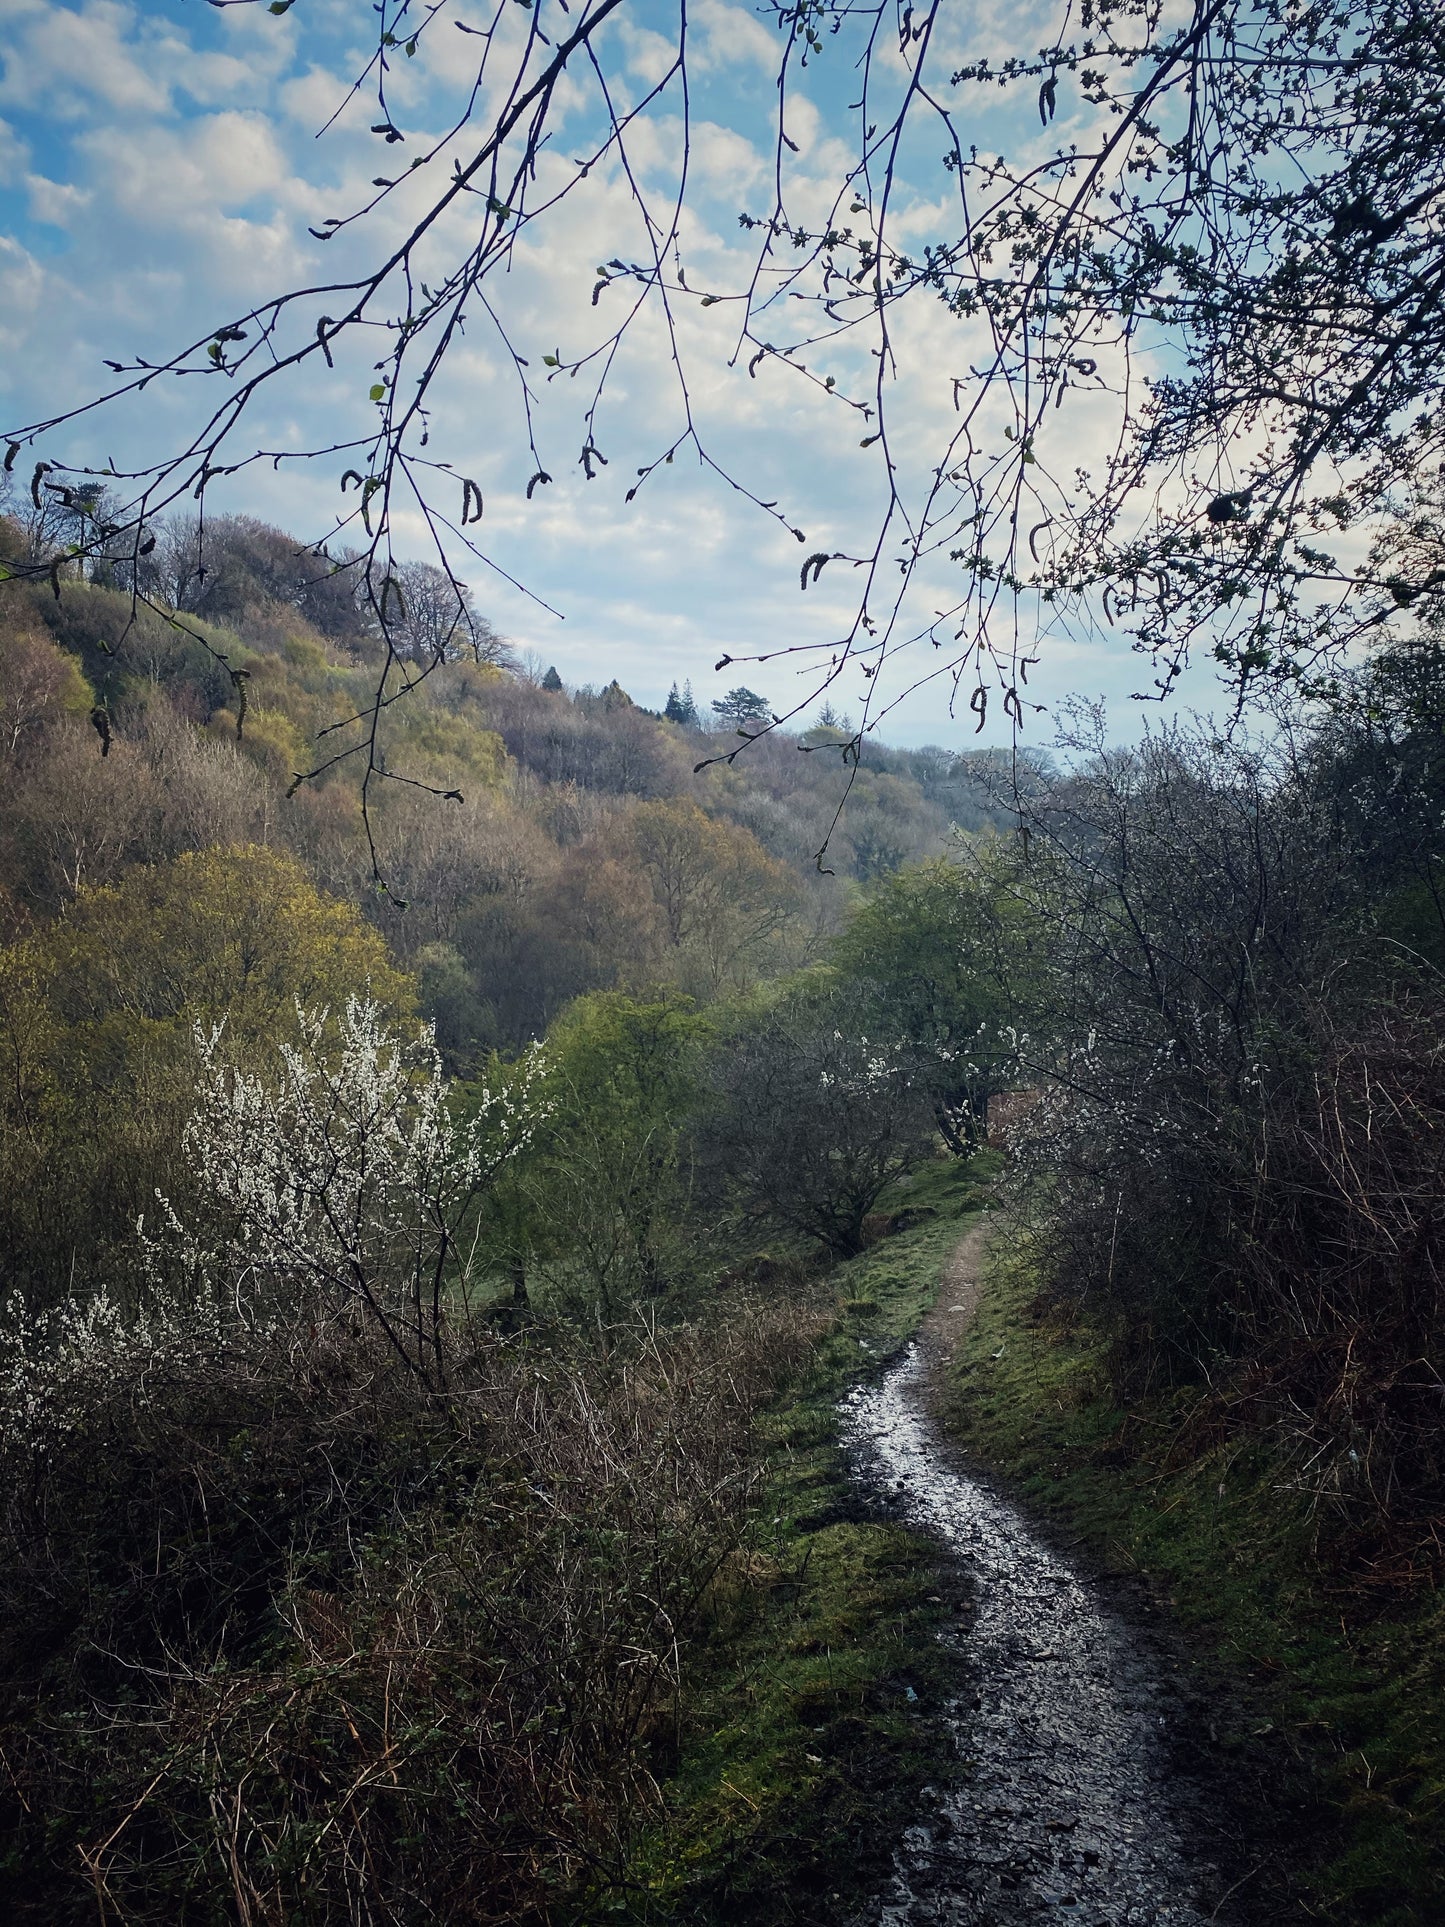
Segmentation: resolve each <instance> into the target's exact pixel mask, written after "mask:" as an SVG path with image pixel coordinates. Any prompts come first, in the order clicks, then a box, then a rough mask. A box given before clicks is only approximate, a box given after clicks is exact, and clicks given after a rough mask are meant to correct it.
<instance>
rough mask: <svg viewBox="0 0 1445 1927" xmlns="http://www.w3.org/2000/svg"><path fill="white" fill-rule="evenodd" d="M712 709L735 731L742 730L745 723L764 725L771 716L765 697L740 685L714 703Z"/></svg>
mask: <svg viewBox="0 0 1445 1927" xmlns="http://www.w3.org/2000/svg"><path fill="white" fill-rule="evenodd" d="M713 708H714V710H715V711H716V712H717V714H718V715H719V716H720V717H721V718H722V720H723V721H724V722H725V723H731V724H732V725H733V726H734V728H736V729H742V728H743V727H744V725H745V724H747V723H765V722H767V721H768V719H769V717H770V716H771V715H772V710H771V709H770V708H769V707H768V699H767V697H766V696H760V695H759V694H758V692H757V691H756V690H755V689H747V688H745V687H744V686H743V684H741V683H739V684H738V686H737V688H736V689H730V690H729V691H728V693H727V694H726V696H723V697H722V698H720V699H719V700H717V701H715V702H714V703H713Z"/></svg>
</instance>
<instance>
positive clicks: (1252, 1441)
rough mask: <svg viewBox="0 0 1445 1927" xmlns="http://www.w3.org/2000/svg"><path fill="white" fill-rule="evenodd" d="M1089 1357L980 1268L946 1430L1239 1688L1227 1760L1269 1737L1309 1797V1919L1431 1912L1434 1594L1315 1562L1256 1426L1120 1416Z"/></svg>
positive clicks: (1081, 1340)
mask: <svg viewBox="0 0 1445 1927" xmlns="http://www.w3.org/2000/svg"><path fill="white" fill-rule="evenodd" d="M1103 1367H1104V1343H1103V1340H1102V1338H1101V1335H1100V1334H1099V1333H1098V1332H1097V1331H1096V1330H1094V1329H1092V1328H1091V1327H1090V1325H1089V1323H1088V1322H1087V1320H1086V1319H1084V1318H1074V1319H1073V1320H1070V1319H1069V1318H1067V1317H1064V1316H1061V1315H1060V1314H1059V1313H1058V1312H1057V1311H1056V1310H1050V1308H1048V1307H1047V1306H1046V1305H1044V1304H1043V1303H1041V1301H1040V1300H1039V1297H1038V1293H1037V1290H1036V1287H1035V1284H1034V1281H1033V1280H1032V1279H1031V1278H1030V1276H1029V1274H1028V1272H1027V1270H1026V1269H1025V1268H1024V1267H1023V1265H1022V1264H1020V1263H1018V1262H1005V1263H999V1262H996V1263H995V1264H994V1266H993V1267H992V1269H991V1273H990V1275H989V1277H988V1279H987V1281H986V1284H985V1288H984V1292H983V1296H982V1300H981V1303H980V1307H979V1313H978V1316H977V1318H976V1320H975V1321H974V1323H973V1325H972V1327H971V1329H970V1331H969V1332H968V1334H967V1335H966V1337H965V1339H964V1342H963V1344H962V1346H961V1347H960V1350H959V1352H958V1354H957V1357H956V1361H955V1377H954V1382H953V1387H952V1391H951V1397H950V1410H949V1419H950V1424H951V1428H952V1430H953V1431H954V1433H955V1435H956V1436H957V1437H958V1438H959V1440H960V1441H961V1442H962V1443H963V1444H964V1445H965V1447H966V1448H967V1449H968V1450H969V1451H970V1452H971V1453H972V1454H973V1455H974V1456H975V1458H976V1459H977V1460H979V1461H980V1462H982V1463H983V1464H985V1465H986V1466H989V1467H991V1468H993V1469H994V1470H996V1471H997V1472H998V1473H999V1474H1001V1475H1002V1476H1003V1477H1004V1478H1005V1479H1006V1481H1007V1482H1008V1483H1009V1484H1010V1485H1011V1487H1012V1488H1013V1489H1014V1490H1015V1491H1016V1492H1018V1493H1019V1494H1020V1495H1021V1497H1022V1498H1023V1499H1024V1500H1025V1501H1026V1502H1027V1503H1028V1504H1029V1505H1030V1507H1031V1508H1033V1509H1034V1510H1035V1511H1037V1512H1041V1513H1043V1514H1045V1515H1048V1516H1051V1517H1052V1518H1053V1519H1054V1520H1055V1521H1057V1522H1058V1523H1060V1524H1061V1525H1064V1526H1066V1527H1067V1528H1069V1529H1070V1530H1071V1531H1072V1532H1074V1533H1076V1534H1077V1535H1079V1537H1080V1538H1082V1539H1083V1540H1084V1541H1085V1542H1086V1543H1087V1544H1088V1545H1089V1546H1090V1547H1091V1548H1092V1549H1093V1552H1094V1554H1095V1555H1096V1556H1097V1557H1098V1558H1100V1559H1101V1560H1102V1561H1103V1562H1105V1563H1106V1564H1111V1565H1113V1566H1114V1567H1115V1568H1116V1569H1132V1570H1134V1571H1137V1572H1138V1573H1140V1574H1141V1575H1143V1576H1144V1577H1145V1578H1146V1579H1147V1580H1148V1581H1149V1582H1150V1584H1151V1586H1152V1588H1153V1590H1154V1591H1155V1593H1156V1594H1157V1595H1158V1596H1159V1597H1160V1599H1161V1601H1162V1602H1163V1603H1165V1604H1166V1605H1167V1606H1168V1607H1169V1608H1170V1609H1171V1611H1172V1613H1173V1616H1174V1618H1175V1619H1176V1620H1177V1622H1178V1623H1179V1624H1181V1625H1182V1626H1183V1627H1185V1628H1187V1629H1189V1631H1190V1633H1191V1634H1192V1636H1193V1638H1194V1640H1195V1642H1196V1643H1197V1644H1198V1645H1199V1646H1200V1647H1201V1648H1202V1650H1203V1651H1204V1652H1205V1653H1206V1654H1208V1655H1210V1656H1211V1657H1212V1659H1213V1660H1214V1661H1215V1662H1217V1663H1218V1664H1220V1665H1221V1666H1222V1668H1223V1669H1224V1672H1225V1675H1226V1677H1228V1678H1230V1679H1232V1680H1234V1681H1237V1682H1240V1683H1241V1686H1242V1691H1241V1692H1240V1693H1238V1694H1237V1695H1236V1694H1228V1695H1226V1696H1225V1697H1224V1698H1222V1699H1221V1701H1220V1706H1221V1722H1222V1723H1223V1724H1224V1726H1225V1730H1224V1731H1223V1733H1222V1734H1221V1738H1222V1740H1223V1742H1224V1744H1225V1745H1226V1746H1233V1747H1234V1748H1236V1749H1237V1750H1238V1752H1239V1754H1240V1756H1241V1760H1243V1758H1244V1757H1245V1756H1246V1755H1247V1754H1249V1752H1250V1751H1251V1749H1253V1750H1254V1751H1255V1752H1256V1753H1257V1752H1258V1750H1259V1749H1260V1747H1261V1746H1263V1747H1265V1748H1268V1749H1275V1760H1276V1765H1277V1767H1280V1766H1282V1767H1284V1768H1285V1770H1286V1771H1287V1773H1290V1774H1293V1775H1294V1776H1295V1777H1296V1778H1297V1779H1299V1780H1301V1781H1302V1782H1303V1783H1304V1785H1305V1787H1306V1788H1307V1789H1308V1791H1309V1802H1310V1810H1311V1811H1312V1814H1313V1824H1312V1827H1311V1829H1310V1836H1311V1837H1310V1838H1308V1839H1307V1840H1306V1841H1305V1842H1304V1843H1303V1847H1302V1853H1301V1858H1302V1859H1303V1860H1304V1863H1305V1864H1304V1866H1303V1869H1302V1872H1301V1874H1300V1876H1299V1881H1298V1885H1299V1890H1300V1891H1299V1897H1300V1899H1301V1900H1302V1902H1303V1906H1304V1910H1305V1912H1306V1913H1307V1914H1308V1915H1310V1916H1311V1917H1314V1918H1318V1919H1321V1920H1325V1921H1328V1922H1331V1923H1335V1924H1336V1927H1429V1924H1430V1923H1435V1922H1438V1921H1440V1920H1442V1919H1445V1851H1442V1849H1445V1595H1442V1593H1441V1592H1439V1591H1432V1590H1428V1589H1425V1588H1417V1589H1414V1590H1409V1591H1403V1592H1394V1593H1390V1592H1384V1591H1381V1590H1380V1589H1378V1588H1375V1589H1370V1588H1368V1587H1367V1586H1366V1585H1365V1584H1364V1582H1363V1581H1362V1579H1361V1578H1360V1577H1359V1576H1358V1575H1351V1574H1349V1573H1345V1572H1341V1571H1340V1570H1338V1569H1332V1568H1331V1566H1330V1564H1329V1562H1328V1559H1327V1557H1325V1556H1323V1555H1322V1554H1321V1553H1320V1551H1319V1549H1318V1545H1317V1537H1316V1532H1315V1522H1314V1521H1313V1520H1312V1518H1311V1517H1310V1514H1309V1509H1308V1506H1307V1502H1306V1501H1305V1500H1304V1499H1303V1498H1302V1497H1301V1495H1300V1494H1299V1493H1297V1492H1295V1491H1291V1490H1289V1489H1287V1487H1286V1485H1285V1482H1284V1479H1283V1477H1282V1468H1281V1464H1280V1461H1279V1460H1278V1458H1277V1457H1276V1456H1275V1455H1274V1454H1273V1453H1272V1452H1271V1450H1270V1449H1269V1442H1268V1440H1267V1439H1266V1438H1264V1437H1262V1436H1261V1435H1259V1434H1257V1433H1253V1434H1252V1433H1249V1432H1245V1431H1240V1432H1236V1433H1234V1434H1233V1435H1231V1436H1228V1437H1225V1438H1216V1439H1214V1441H1213V1442H1206V1443H1204V1444H1201V1445H1199V1446H1196V1447H1193V1448H1191V1447H1190V1446H1189V1445H1188V1444H1187V1440H1188V1438H1189V1435H1188V1434H1187V1433H1185V1432H1184V1431H1183V1430H1182V1426H1181V1420H1182V1417H1183V1413H1184V1409H1185V1401H1184V1400H1183V1399H1182V1398H1180V1399H1176V1400H1174V1401H1172V1402H1171V1401H1170V1400H1168V1399H1163V1398H1161V1399H1158V1400H1155V1401H1152V1402H1147V1403H1142V1404H1137V1405H1135V1406H1134V1407H1133V1408H1132V1409H1131V1410H1129V1411H1127V1412H1126V1411H1124V1410H1122V1409H1121V1408H1120V1407H1119V1406H1118V1404H1117V1403H1116V1402H1115V1400H1114V1398H1113V1396H1112V1395H1111V1393H1110V1391H1109V1389H1108V1380H1107V1377H1106V1374H1105V1372H1104V1369H1103ZM1271 1729H1273V1731H1271Z"/></svg>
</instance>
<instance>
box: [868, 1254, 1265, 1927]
mask: <svg viewBox="0 0 1445 1927" xmlns="http://www.w3.org/2000/svg"><path fill="white" fill-rule="evenodd" d="M985 1237H986V1228H985V1226H984V1225H982V1224H979V1225H976V1226H975V1227H974V1228H973V1229H972V1230H971V1231H970V1232H969V1233H968V1234H967V1235H966V1236H965V1238H964V1239H963V1241H962V1242H961V1243H960V1245H959V1247H958V1248H957V1250H956V1251H955V1253H954V1254H953V1257H952V1259H951V1260H950V1263H949V1265H948V1266H947V1267H946V1268H945V1272H944V1276H943V1281H942V1285H941V1289H940V1292H939V1299H938V1304H937V1306H936V1307H935V1309H934V1311H933V1312H932V1313H931V1314H930V1316H929V1318H928V1320H927V1321H926V1322H925V1325H924V1327H923V1329H922V1330H921V1332H920V1334H919V1337H918V1339H917V1341H916V1342H915V1343H914V1344H912V1345H911V1346H910V1347H909V1348H908V1350H907V1351H906V1352H905V1353H904V1354H903V1355H902V1357H901V1358H900V1359H898V1360H897V1361H896V1362H895V1363H894V1364H893V1365H891V1366H890V1367H889V1369H888V1370H887V1372H886V1373H885V1375H884V1376H883V1377H882V1379H881V1380H879V1381H877V1382H875V1383H872V1384H867V1385H863V1386H860V1387H858V1388H856V1389H855V1390H854V1391H853V1392H852V1393H851V1394H850V1395H849V1396H848V1398H847V1399H846V1400H845V1401H844V1405H843V1408H842V1415H843V1430H844V1438H845V1442H846V1446H847V1450H848V1454H849V1460H850V1464H851V1467H852V1470H853V1475H854V1477H855V1479H856V1480H857V1481H858V1483H859V1484H860V1486H861V1487H862V1488H863V1489H864V1491H865V1492H866V1493H867V1495H868V1496H869V1497H870V1498H871V1499H872V1501H873V1502H874V1503H875V1504H876V1505H878V1506H880V1507H882V1508H884V1509H886V1511H887V1512H888V1513H889V1514H890V1516H892V1517H894V1518H898V1519H900V1520H901V1521H903V1522H905V1523H906V1524H908V1525H910V1526H913V1527H915V1528H917V1529H920V1530H922V1531H925V1532H928V1533H930V1534H931V1535H933V1536H934V1537H936V1538H938V1539H939V1540H941V1541H942V1543H943V1545H944V1546H945V1548H946V1549H947V1550H948V1552H949V1553H950V1555H952V1556H953V1557H954V1558H956V1559H957V1560H958V1561H959V1562H960V1563H961V1565H962V1567H963V1570H964V1571H965V1573H966V1574H967V1575H968V1579H969V1582H970V1591H971V1593H972V1597H973V1604H972V1607H971V1609H970V1611H969V1613H968V1615H967V1616H966V1618H965V1619H963V1620H961V1621H960V1623H959V1624H958V1625H957V1626H955V1627H954V1628H952V1629H950V1630H949V1631H948V1632H947V1633H946V1634H945V1637H946V1639H947V1640H948V1642H949V1643H950V1644H952V1645H954V1646H956V1648H957V1650H958V1652H959V1655H960V1660H961V1663H962V1668H963V1673H964V1677H965V1680H966V1682H967V1683H966V1685H965V1687H964V1689H963V1691H962V1693H961V1694H960V1696H959V1698H958V1699H957V1701H956V1702H955V1703H954V1704H953V1705H952V1707H951V1708H950V1709H949V1711H948V1718H949V1722H950V1725H951V1726H952V1728H953V1732H954V1737H955V1742H956V1744H957V1745H958V1747H959V1749H960V1752H961V1754H962V1756H963V1772H962V1775H961V1777H960V1784H959V1785H958V1787H956V1788H955V1789H954V1790H953V1791H951V1792H949V1793H948V1794H946V1795H944V1796H942V1797H941V1798H939V1799H936V1800H935V1801H934V1802H933V1803H932V1805H931V1806H930V1808H929V1809H928V1810H927V1811H926V1812H923V1813H921V1814H920V1817H919V1820H918V1822H917V1824H916V1825H915V1826H914V1827H913V1828H911V1829H910V1830H909V1832H908V1834H907V1835H906V1836H905V1838H904V1840H903V1842H902V1844H901V1846H900V1847H899V1849H898V1851H897V1854H896V1856H895V1870H894V1876H893V1879H892V1882H891V1884H890V1886H889V1888H888V1889H887V1890H885V1892H884V1894H883V1895H882V1896H881V1897H880V1898H878V1899H877V1900H875V1901H874V1903H873V1904H872V1905H871V1907H870V1908H869V1909H868V1910H867V1912H866V1913H865V1914H864V1915H863V1916H862V1917H861V1918H862V1920H863V1921H866V1922H868V1923H870V1927H924V1923H935V1922H936V1923H943V1922H948V1923H954V1924H956V1927H1016V1924H1021V1923H1023V1922H1029V1923H1037V1922H1040V1921H1050V1920H1060V1921H1063V1920H1071V1921H1078V1922H1084V1923H1088V1927H1203V1923H1205V1922H1208V1921H1218V1922H1221V1923H1223V1922H1227V1921H1230V1920H1232V1919H1233V1918H1234V1914H1233V1909H1232V1906H1231V1902H1230V1898H1229V1889H1230V1888H1231V1886H1232V1885H1233V1884H1234V1882H1235V1880H1236V1879H1237V1878H1238V1871H1237V1867H1236V1866H1235V1865H1233V1864H1232V1863H1233V1862H1234V1861H1235V1858H1236V1856H1235V1855H1234V1854H1233V1853H1231V1851H1230V1842H1229V1840H1228V1839H1227V1838H1226V1837H1225V1836H1226V1834H1227V1831H1228V1821H1227V1818H1226V1817H1225V1815H1224V1814H1223V1813H1222V1811H1221V1809H1220V1806H1219V1803H1218V1801H1217V1800H1216V1799H1214V1798H1213V1797H1212V1795H1211V1789H1210V1788H1209V1786H1208V1785H1206V1784H1203V1783H1201V1782H1200V1781H1198V1780H1197V1779H1194V1778H1192V1777H1191V1776H1190V1775H1189V1774H1188V1773H1187V1772H1182V1771H1181V1769H1180V1767H1179V1764H1178V1753H1179V1748H1178V1747H1177V1746H1176V1744H1175V1742H1176V1739H1177V1737H1178V1732H1177V1729H1178V1728H1179V1726H1180V1725H1181V1723H1183V1722H1187V1721H1190V1720H1197V1718H1198V1709H1197V1708H1196V1707H1191V1706H1190V1705H1189V1704H1188V1699H1187V1695H1186V1694H1185V1692H1184V1690H1183V1688H1182V1686H1181V1684H1180V1682H1179V1680H1178V1677H1177V1668H1175V1667H1173V1666H1171V1664H1170V1661H1169V1657H1168V1654H1167V1652H1166V1650H1165V1649H1164V1648H1163V1647H1162V1646H1160V1645H1159V1644H1158V1643H1156V1642H1153V1641H1151V1640H1150V1639H1149V1638H1148V1637H1147V1636H1144V1635H1143V1634H1142V1633H1141V1631H1140V1629H1139V1627H1137V1626H1136V1625H1134V1624H1132V1623H1130V1621H1129V1619H1128V1618H1127V1617H1126V1616H1124V1615H1122V1614H1121V1613H1120V1612H1119V1611H1118V1610H1117V1609H1116V1607H1115V1606H1114V1605H1113V1604H1111V1602H1110V1600H1109V1598H1108V1596H1107V1589H1106V1588H1104V1587H1102V1586H1101V1585H1100V1584H1099V1583H1098V1582H1097V1581H1096V1580H1095V1579H1094V1578H1093V1577H1092V1576H1091V1575H1090V1574H1089V1573H1088V1572H1087V1571H1086V1570H1084V1569H1082V1568H1081V1567H1079V1566H1076V1565H1075V1564H1074V1563H1072V1562H1071V1560H1070V1559H1069V1557H1068V1556H1067V1555H1066V1554H1064V1553H1062V1552H1061V1551H1060V1550H1059V1549H1058V1548H1057V1547H1056V1546H1054V1545H1052V1544H1050V1543H1049V1542H1048V1541H1047V1539H1046V1538H1045V1537H1044V1536H1042V1535H1041V1534H1040V1533H1039V1532H1038V1531H1037V1530H1036V1529H1035V1528H1034V1527H1033V1526H1031V1525H1030V1523H1029V1522H1028V1521H1027V1520H1026V1519H1025V1517H1024V1516H1023V1514H1022V1513H1021V1512H1020V1511H1019V1510H1018V1509H1017V1507H1016V1506H1014V1505H1013V1504H1012V1503H1011V1502H1010V1501H1009V1500H1007V1499H1006V1498H1005V1497H1003V1496H1002V1495H1001V1494H1000V1493H998V1492H997V1491H995V1490H993V1489H992V1488H991V1487H990V1486H989V1485H988V1484H987V1482H985V1481H983V1480H981V1479H979V1478H978V1477H976V1476H974V1475H973V1474H972V1473H970V1472H969V1471H968V1470H967V1468H965V1467H964V1466H962V1465H960V1464H959V1463H958V1462H957V1461H956V1460H955V1459H954V1458H953V1457H952V1456H951V1454H950V1452H949V1449H948V1447H947V1445H946V1442H945V1440H944V1438H943V1435H942V1432H941V1430H940V1428H939V1426H938V1425H937V1423H936V1421H935V1419H934V1417H933V1416H932V1413H931V1410H930V1395H929V1394H930V1383H931V1380H932V1378H933V1375H934V1373H935V1371H936V1369H937V1366H938V1364H939V1362H940V1361H941V1360H942V1359H943V1358H944V1357H946V1355H947V1353H948V1352H949V1350H951V1348H952V1345H953V1343H954V1342H955V1340H956V1338H957V1336H958V1333H959V1331H960V1330H961V1328H962V1326H963V1325H964V1324H966V1322H967V1320H968V1318H969V1317H970V1316H971V1314H972V1311H973V1307H974V1304H975V1302H976V1299H977V1294H978V1280H979V1272H980V1266H981V1264H982V1262H983V1256H984V1240H985Z"/></svg>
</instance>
